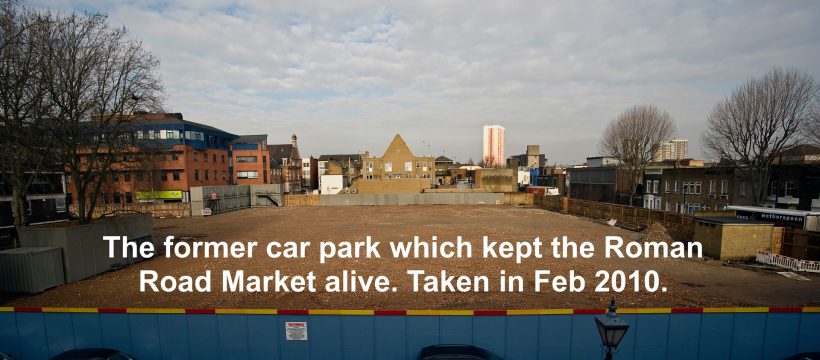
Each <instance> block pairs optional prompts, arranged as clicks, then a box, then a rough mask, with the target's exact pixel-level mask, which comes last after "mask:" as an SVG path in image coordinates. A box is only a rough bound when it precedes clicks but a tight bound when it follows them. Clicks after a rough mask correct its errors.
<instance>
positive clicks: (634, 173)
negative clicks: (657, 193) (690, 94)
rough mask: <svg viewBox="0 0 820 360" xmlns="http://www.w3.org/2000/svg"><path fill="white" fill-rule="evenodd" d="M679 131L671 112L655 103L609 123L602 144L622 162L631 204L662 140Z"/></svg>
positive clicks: (634, 107)
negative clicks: (676, 130)
mask: <svg viewBox="0 0 820 360" xmlns="http://www.w3.org/2000/svg"><path fill="white" fill-rule="evenodd" d="M674 132H675V124H674V123H673V121H672V116H671V115H669V113H668V112H666V111H663V110H660V109H658V108H657V107H655V106H652V105H635V106H633V107H631V108H629V109H627V110H626V111H624V112H622V113H621V114H620V115H618V117H617V118H615V120H613V121H612V122H610V123H609V126H607V128H606V130H605V131H604V134H603V136H601V140H600V143H599V150H600V151H601V153H602V154H604V155H609V156H613V157H615V158H617V159H618V161H619V165H618V166H619V171H620V172H621V173H622V177H621V178H624V179H625V180H626V184H627V186H629V192H630V193H629V203H630V205H632V204H633V202H634V198H635V193H636V192H637V186H638V184H640V183H641V181H642V179H643V172H644V170H646V166H647V165H648V164H649V162H650V161H652V158H653V157H654V156H655V153H656V152H657V151H658V147H659V146H660V143H661V142H662V141H664V140H667V139H669V138H670V137H672V135H673V134H674Z"/></svg>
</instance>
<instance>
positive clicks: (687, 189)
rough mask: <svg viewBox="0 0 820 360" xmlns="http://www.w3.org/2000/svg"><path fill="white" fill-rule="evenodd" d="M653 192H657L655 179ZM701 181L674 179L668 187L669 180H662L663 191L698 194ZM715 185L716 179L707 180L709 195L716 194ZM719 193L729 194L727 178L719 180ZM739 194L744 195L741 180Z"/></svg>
mask: <svg viewBox="0 0 820 360" xmlns="http://www.w3.org/2000/svg"><path fill="white" fill-rule="evenodd" d="M655 183H656V184H655V187H654V192H653V193H655V194H657V193H658V189H657V180H656V181H655ZM702 186H703V183H702V182H700V181H683V182H681V181H678V180H675V181H674V183H673V187H671V188H670V186H669V180H666V181H664V185H663V187H664V192H666V193H669V192H674V193H675V194H678V193H683V194H693V195H700V194H701V192H702ZM716 187H717V180H709V195H715V194H716V190H717V189H716ZM720 195H721V196H726V195H729V180H721V181H720ZM740 195H741V196H744V195H746V186H745V184H744V182H743V181H741V182H740Z"/></svg>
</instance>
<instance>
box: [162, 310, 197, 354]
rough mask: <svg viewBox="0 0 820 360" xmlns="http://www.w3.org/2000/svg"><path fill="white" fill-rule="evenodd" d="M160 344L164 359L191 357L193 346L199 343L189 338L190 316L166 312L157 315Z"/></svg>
mask: <svg viewBox="0 0 820 360" xmlns="http://www.w3.org/2000/svg"><path fill="white" fill-rule="evenodd" d="M157 325H158V328H159V344H160V349H161V351H162V358H163V359H169V360H171V359H190V358H191V348H194V347H198V346H199V344H198V343H196V342H192V341H190V339H189V338H188V316H187V315H184V314H166V315H159V316H157Z"/></svg>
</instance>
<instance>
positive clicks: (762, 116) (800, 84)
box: [701, 68, 818, 205]
mask: <svg viewBox="0 0 820 360" xmlns="http://www.w3.org/2000/svg"><path fill="white" fill-rule="evenodd" d="M817 101H818V84H817V82H816V81H815V80H814V78H812V77H811V76H810V75H808V74H807V73H805V72H803V71H800V70H797V69H790V70H783V69H780V68H773V69H772V70H770V71H769V72H768V73H766V74H765V75H764V76H763V77H762V78H759V79H751V80H749V81H747V82H746V83H745V84H744V85H742V86H741V87H739V88H737V89H736V90H735V91H733V92H732V94H731V95H730V96H728V97H727V98H725V99H723V100H721V101H720V102H719V103H718V104H717V105H715V107H714V108H713V109H712V112H711V113H710V114H709V117H708V119H707V121H706V123H707V128H706V130H705V131H704V132H703V135H702V136H701V138H702V140H701V142H702V143H703V146H704V148H705V150H706V152H707V154H708V155H709V156H711V157H712V158H713V159H715V160H722V161H727V162H729V163H730V164H732V166H733V167H734V168H736V169H737V170H738V171H739V172H740V174H741V176H743V177H744V178H746V179H747V181H749V183H750V184H751V186H752V195H753V200H754V203H755V204H757V205H761V204H762V203H763V201H764V200H765V194H766V187H767V185H768V183H769V178H770V176H771V166H772V162H773V161H775V159H776V158H777V156H778V155H779V154H780V153H781V152H782V151H784V150H787V149H789V148H790V147H792V146H794V145H796V144H798V143H799V142H800V141H801V138H802V137H803V136H802V134H801V130H802V129H803V126H806V124H807V123H808V122H809V121H811V119H812V113H813V111H814V109H816V108H817V107H816V106H817Z"/></svg>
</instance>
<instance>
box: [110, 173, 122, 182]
mask: <svg viewBox="0 0 820 360" xmlns="http://www.w3.org/2000/svg"><path fill="white" fill-rule="evenodd" d="M111 181H113V182H117V181H120V174H119V173H117V172H112V173H111Z"/></svg>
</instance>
